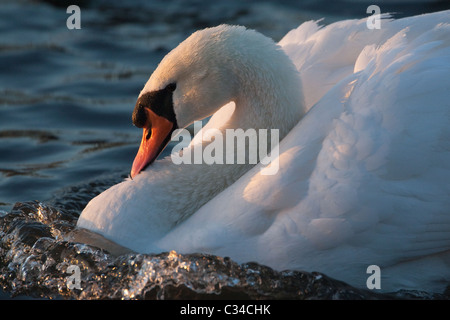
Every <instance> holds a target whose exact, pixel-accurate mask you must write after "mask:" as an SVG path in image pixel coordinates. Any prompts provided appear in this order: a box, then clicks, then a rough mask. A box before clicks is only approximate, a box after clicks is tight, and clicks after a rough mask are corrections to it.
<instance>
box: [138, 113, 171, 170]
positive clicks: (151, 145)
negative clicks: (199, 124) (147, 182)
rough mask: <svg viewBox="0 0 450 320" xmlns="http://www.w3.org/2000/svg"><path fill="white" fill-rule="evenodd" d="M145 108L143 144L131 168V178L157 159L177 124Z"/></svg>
mask: <svg viewBox="0 0 450 320" xmlns="http://www.w3.org/2000/svg"><path fill="white" fill-rule="evenodd" d="M144 110H145V112H146V122H145V125H144V126H143V133H142V140H141V145H140V147H139V151H138V153H137V155H136V157H135V158H134V161H133V166H132V168H131V178H134V177H135V176H136V175H137V174H139V173H140V172H141V171H142V170H144V169H145V168H146V167H148V166H149V165H150V164H151V163H152V162H153V161H155V159H156V158H157V157H158V156H159V154H160V153H161V152H162V151H163V150H164V148H165V147H166V145H167V143H168V142H169V140H170V137H171V134H172V132H173V130H174V129H175V124H174V123H172V122H171V121H169V120H167V119H166V118H164V117H161V116H158V115H157V114H156V113H154V112H153V111H152V110H150V109H149V108H145V109H144Z"/></svg>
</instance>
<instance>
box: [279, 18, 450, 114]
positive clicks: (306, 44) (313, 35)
mask: <svg viewBox="0 0 450 320" xmlns="http://www.w3.org/2000/svg"><path fill="white" fill-rule="evenodd" d="M448 14H449V13H448V11H447V12H440V13H435V14H433V18H430V16H429V15H423V16H419V17H412V18H404V19H400V20H391V19H390V15H389V14H383V15H381V18H382V21H381V28H380V29H369V28H367V24H366V22H367V19H361V20H345V21H340V22H336V23H333V24H331V25H327V26H321V25H320V23H321V21H308V22H305V23H303V24H301V25H300V26H299V27H298V28H297V29H293V30H291V31H290V32H288V33H287V34H286V35H285V36H284V37H283V39H281V40H280V42H279V45H280V46H281V47H282V48H283V50H284V51H285V52H286V53H287V55H288V56H289V57H290V58H291V60H292V61H293V62H294V64H295V66H296V67H297V69H298V70H299V71H300V75H301V78H302V84H303V93H304V96H305V103H306V108H307V109H309V108H310V107H312V106H313V105H314V104H315V103H317V102H318V101H319V99H320V98H321V97H323V96H324V94H325V93H326V92H328V90H329V89H330V88H332V87H333V86H334V85H335V84H337V83H338V82H339V81H341V80H342V79H343V78H345V77H347V76H348V75H350V74H352V73H353V72H354V68H355V67H357V66H355V61H356V59H357V58H358V57H360V53H361V51H362V50H363V48H364V47H365V46H368V45H376V46H378V45H381V44H383V43H384V42H385V41H386V40H387V39H388V38H390V37H392V36H393V35H395V34H396V33H397V32H399V31H400V30H402V29H404V28H406V27H408V28H409V29H410V30H409V37H411V38H413V37H416V36H418V35H420V34H421V33H422V30H428V29H431V28H433V27H434V26H435V25H437V24H438V23H445V22H447V23H448V20H449V18H448ZM433 20H435V21H433ZM360 59H361V57H360ZM362 60H363V59H361V61H362Z"/></svg>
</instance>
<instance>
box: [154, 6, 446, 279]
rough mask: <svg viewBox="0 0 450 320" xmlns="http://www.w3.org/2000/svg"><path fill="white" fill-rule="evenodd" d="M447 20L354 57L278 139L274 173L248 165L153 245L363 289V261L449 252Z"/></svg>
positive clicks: (385, 262) (402, 33)
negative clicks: (321, 275) (347, 70)
mask: <svg viewBox="0 0 450 320" xmlns="http://www.w3.org/2000/svg"><path fill="white" fill-rule="evenodd" d="M447 17H448V15H447V16H443V15H442V14H441V15H439V14H436V15H430V16H429V20H432V21H433V25H434V27H432V28H429V29H427V28H424V29H423V31H422V32H421V33H420V32H418V31H417V30H416V29H414V28H413V27H410V28H406V29H400V30H399V31H398V32H397V33H394V35H393V36H392V37H390V38H389V39H386V41H384V42H383V43H382V44H381V45H377V46H376V45H373V46H367V47H365V48H362V49H361V52H360V55H359V58H358V56H356V57H355V58H354V62H353V63H354V67H355V65H356V66H357V67H356V70H357V72H356V73H351V74H350V75H348V76H347V77H344V78H343V79H341V80H340V81H339V82H338V83H337V84H335V85H332V86H331V89H329V90H328V91H327V93H325V94H324V95H323V97H322V98H321V99H320V101H319V102H318V103H317V104H316V105H314V106H313V107H312V108H311V110H310V111H309V112H308V114H307V115H306V116H305V117H304V118H303V119H302V120H301V122H300V123H299V124H298V125H297V126H296V127H295V128H294V129H293V130H292V131H291V132H290V133H289V135H288V136H287V137H286V138H285V139H284V140H283V141H282V142H281V144H280V156H279V171H278V173H277V174H276V175H273V176H264V175H261V174H260V169H261V166H257V167H255V168H254V169H253V170H251V171H249V172H248V173H247V174H246V175H244V176H243V177H242V178H241V179H240V180H238V181H237V182H236V183H235V184H234V185H232V186H231V187H230V188H228V189H226V190H225V191H223V192H222V193H221V194H220V195H219V196H217V197H216V198H214V199H213V200H211V201H210V202H209V203H207V204H206V205H205V206H203V207H202V208H201V209H200V210H199V211H198V212H197V213H196V214H195V215H193V216H192V217H191V218H189V219H188V220H187V221H186V222H185V223H183V224H182V225H180V227H179V228H177V229H175V230H174V231H173V232H172V233H170V234H169V235H168V236H167V237H166V238H164V239H162V241H161V242H160V245H161V247H163V248H165V249H166V248H168V249H176V250H179V251H181V252H193V251H209V252H212V253H216V254H221V255H229V256H231V257H233V258H235V259H237V260H240V261H248V260H252V259H258V261H262V262H263V263H267V264H268V265H271V266H273V267H276V268H279V269H281V268H298V269H306V270H309V271H312V270H319V271H323V272H326V273H328V274H330V275H332V276H337V277H340V279H342V280H346V281H359V282H361V281H362V280H361V279H366V278H367V274H366V268H367V266H368V265H370V264H376V265H379V266H381V267H382V268H389V267H390V266H393V265H396V264H399V263H402V262H403V261H408V260H413V259H417V258H419V257H424V256H431V255H436V254H439V253H441V252H444V251H446V250H450V212H449V208H450V184H449V183H448V181H450V125H449V122H450V105H449V101H450V84H449V80H448V79H449V78H448V75H449V74H450V39H449V37H450V36H449V35H450V26H449V24H448V23H445V21H446V19H447V20H448V18H447ZM420 18H421V19H423V17H420ZM439 19H441V20H443V22H441V21H439ZM399 21H401V20H399ZM409 21H410V22H413V20H409ZM427 21H428V20H427ZM428 22H429V21H428ZM392 23H394V22H392ZM402 23H403V24H405V22H404V21H402ZM399 25H400V26H403V25H401V23H397V24H396V26H399ZM385 27H386V28H388V27H389V25H388V24H386V25H385ZM413 29H414V30H413ZM411 30H412V31H414V32H412V31H411ZM316 32H320V30H319V31H316ZM392 33H393V32H392ZM311 59H312V58H311ZM194 226H195V230H198V231H197V232H195V233H192V232H191V230H193V228H194ZM447 270H449V268H448V266H447ZM431 271H433V272H436V270H431ZM414 272H416V273H417V270H416V271H414ZM419 273H420V272H419ZM437 273H439V272H437ZM436 276H438V277H439V274H437V275H436ZM405 277H406V278H408V275H405ZM364 281H365V280H364ZM398 281H400V280H398ZM364 284H365V282H364ZM359 285H361V283H360V284H359Z"/></svg>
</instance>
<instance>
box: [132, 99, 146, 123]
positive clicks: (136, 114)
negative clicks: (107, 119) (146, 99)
mask: <svg viewBox="0 0 450 320" xmlns="http://www.w3.org/2000/svg"><path fill="white" fill-rule="evenodd" d="M132 120H133V124H134V125H135V126H136V127H138V128H143V127H144V126H145V124H146V123H147V112H146V111H145V107H144V106H143V105H142V104H140V103H138V104H136V107H134V111H133V117H132Z"/></svg>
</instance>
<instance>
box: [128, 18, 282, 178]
mask: <svg viewBox="0 0 450 320" xmlns="http://www.w3.org/2000/svg"><path fill="white" fill-rule="evenodd" d="M273 51H281V50H278V48H277V46H276V44H275V43H274V42H273V40H271V39H269V38H267V37H265V36H263V35H261V34H259V33H257V32H256V31H253V30H248V29H246V28H244V27H239V26H229V25H221V26H218V27H214V28H208V29H204V30H201V31H197V32H195V33H194V34H192V35H191V36H190V37H188V38H187V39H186V40H185V41H183V42H182V43H180V44H179V45H178V46H177V47H176V48H175V49H173V50H172V51H171V52H170V53H169V54H167V55H166V56H165V57H164V59H163V60H162V61H161V63H160V64H159V66H158V67H157V68H156V70H155V71H154V72H153V74H152V75H151V77H150V79H149V80H148V82H147V83H146V85H145V87H144V89H143V90H142V91H141V93H140V95H139V98H138V100H137V102H136V106H135V109H134V112H133V123H134V125H135V126H137V127H139V128H143V136H142V141H141V145H140V148H139V151H138V154H137V156H136V158H135V160H134V162H133V167H132V170H131V177H134V176H135V175H137V174H138V173H139V172H140V171H142V170H144V169H145V168H146V167H147V166H148V165H149V164H151V163H152V162H153V161H154V160H155V159H156V157H157V156H158V155H159V154H160V153H161V151H162V150H163V149H164V147H165V146H166V144H167V143H168V142H169V140H170V138H171V135H172V132H173V131H174V130H175V129H177V128H184V127H186V126H188V125H190V124H192V123H193V122H194V121H196V120H201V119H204V118H206V117H208V116H210V115H212V114H213V113H214V112H216V111H217V110H219V109H220V108H221V107H222V106H224V105H225V104H227V103H228V102H230V101H235V102H236V99H238V98H239V97H238V96H239V95H240V94H242V92H243V91H245V89H243V84H245V85H250V86H253V87H255V86H257V84H255V83H253V82H256V81H252V79H254V77H252V76H249V74H251V73H258V72H259V71H261V70H256V72H255V70H254V69H255V68H254V67H253V66H251V65H250V64H252V63H253V62H254V60H258V59H260V60H263V61H262V62H261V61H259V63H258V65H261V66H265V65H267V64H268V63H267V61H268V60H273V59H271V58H268V57H267V56H266V53H267V52H269V53H270V52H273ZM286 59H287V58H286ZM259 73H260V74H263V73H264V72H259ZM244 78H245V79H244Z"/></svg>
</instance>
